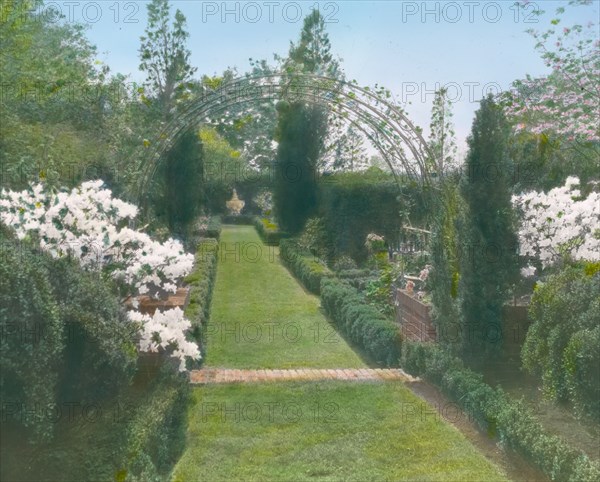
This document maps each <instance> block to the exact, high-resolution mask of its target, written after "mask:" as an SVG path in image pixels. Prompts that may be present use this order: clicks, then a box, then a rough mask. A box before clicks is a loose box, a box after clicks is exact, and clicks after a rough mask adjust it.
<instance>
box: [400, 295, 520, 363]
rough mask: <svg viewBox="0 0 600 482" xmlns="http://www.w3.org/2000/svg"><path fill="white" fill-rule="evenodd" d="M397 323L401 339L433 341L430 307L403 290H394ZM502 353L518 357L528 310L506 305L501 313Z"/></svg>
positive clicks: (433, 330) (435, 336)
mask: <svg viewBox="0 0 600 482" xmlns="http://www.w3.org/2000/svg"><path fill="white" fill-rule="evenodd" d="M395 305H396V322H397V323H398V324H399V325H400V328H401V331H402V335H403V336H404V338H405V339H407V340H411V341H436V339H437V333H436V329H435V325H434V324H433V322H432V321H431V307H430V306H429V305H425V304H423V303H421V302H420V301H419V300H417V299H415V298H413V297H412V296H410V295H408V294H407V293H406V291H405V290H396V299H395ZM502 314H503V319H504V322H503V325H502V337H503V339H502V341H503V349H504V350H505V352H506V353H507V354H509V355H512V356H516V357H518V356H519V354H520V351H521V347H522V346H523V342H524V341H525V335H526V333H527V330H528V329H529V326H530V324H531V321H530V320H529V319H528V317H527V306H514V305H505V306H504V309H503V313H502Z"/></svg>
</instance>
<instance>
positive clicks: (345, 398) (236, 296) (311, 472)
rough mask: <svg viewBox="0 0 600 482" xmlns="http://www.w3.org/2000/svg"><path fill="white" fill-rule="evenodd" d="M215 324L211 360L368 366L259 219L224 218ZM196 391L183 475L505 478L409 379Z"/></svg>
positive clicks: (177, 472)
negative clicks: (268, 240)
mask: <svg viewBox="0 0 600 482" xmlns="http://www.w3.org/2000/svg"><path fill="white" fill-rule="evenodd" d="M252 250H253V251H252ZM259 251H262V253H261V254H262V255H261V256H260V257H258V254H257V253H258V252H259ZM236 253H240V255H239V258H238V259H236ZM252 253H254V254H252ZM254 258H257V259H256V261H255V262H250V260H251V259H254ZM268 323H271V326H272V327H273V329H272V330H271V331H270V332H269V331H267V327H268V325H267V324H268ZM275 323H279V325H275ZM209 325H210V327H211V329H210V330H208V337H207V345H208V346H207V347H206V353H205V356H206V362H207V365H208V366H211V367H228V368H251V369H256V368H265V369H268V368H275V369H277V368H290V367H315V368H361V367H366V365H365V363H363V362H362V361H361V359H360V358H359V357H358V356H357V355H356V354H355V353H354V351H353V350H352V349H351V348H350V347H349V346H348V345H347V344H346V342H345V341H344V340H343V339H342V338H341V337H339V336H338V335H337V333H336V332H335V331H334V330H333V328H332V327H331V326H330V325H329V323H328V321H327V319H326V318H325V317H324V316H323V314H322V313H321V312H320V310H319V299H318V298H317V297H315V296H313V295H311V294H308V293H307V292H305V291H304V290H303V289H302V288H301V287H300V285H299V284H298V282H297V281H296V280H295V279H294V278H293V277H292V276H291V275H290V274H289V273H288V271H287V270H286V269H285V268H284V267H283V266H282V265H281V264H280V262H279V259H278V250H277V249H276V248H267V247H265V246H264V245H263V243H262V242H260V240H259V238H258V236H257V235H256V233H255V231H254V229H253V228H252V227H247V226H224V228H223V231H222V235H221V244H220V254H219V263H218V271H217V284H216V287H215V293H214V297H213V305H212V311H211V319H210V321H209ZM286 325H288V326H289V327H288V328H287V329H285V328H284V327H285V326H286ZM278 327H279V328H280V329H279V330H277V328H278ZM292 327H295V329H293V328H292ZM261 330H262V331H261ZM259 333H260V336H259ZM269 333H271V335H269ZM295 338H297V340H295V341H292V340H293V339H295ZM193 398H194V404H193V406H192V407H191V408H190V413H189V425H188V434H187V443H186V450H185V452H184V454H183V456H182V457H181V459H180V460H179V461H178V462H177V465H176V467H175V469H174V471H173V474H172V480H173V481H177V482H183V481H196V480H210V481H230V480H235V481H238V480H244V481H252V480H256V481H283V480H285V481H298V480H356V481H361V482H362V481H368V480H377V481H379V480H407V479H411V480H446V481H453V482H454V481H457V480H461V481H469V480H472V481H478V482H479V481H482V480H486V481H495V480H506V478H505V477H504V476H503V474H502V473H501V472H500V471H499V469H497V468H496V467H495V466H494V465H493V464H491V463H490V462H488V461H487V460H486V459H485V457H484V456H483V455H481V454H480V453H479V452H478V451H477V449H476V448H475V447H474V446H473V445H471V444H470V443H469V442H468V441H467V440H466V439H465V437H464V436H463V435H462V434H461V433H460V432H459V431H458V430H457V429H455V428H454V427H452V426H451V425H449V424H447V423H446V422H444V421H443V418H442V419H440V418H441V417H440V415H439V413H438V412H436V411H435V410H434V409H433V408H431V407H430V406H428V405H426V404H425V403H424V402H423V401H421V400H420V399H418V398H417V397H416V396H415V395H413V394H412V392H410V390H408V389H407V388H406V387H405V386H404V384H402V383H399V382H392V381H383V380H382V381H367V382H365V381H362V382H356V381H355V382H353V381H336V380H327V381H312V382H311V381H306V382H292V381H289V382H269V383H249V384H224V385H218V384H214V385H210V384H209V385H204V386H199V387H196V388H194V389H193Z"/></svg>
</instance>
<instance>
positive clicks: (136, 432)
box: [114, 369, 191, 481]
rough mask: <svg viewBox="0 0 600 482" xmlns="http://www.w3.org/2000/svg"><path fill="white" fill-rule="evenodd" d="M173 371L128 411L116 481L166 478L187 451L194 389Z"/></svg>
mask: <svg viewBox="0 0 600 482" xmlns="http://www.w3.org/2000/svg"><path fill="white" fill-rule="evenodd" d="M169 371H170V370H169V369H166V370H165V372H164V373H162V374H161V375H159V377H158V379H157V380H156V381H155V382H154V383H153V384H152V385H153V386H152V387H148V389H147V393H146V394H145V396H144V397H143V399H142V400H141V403H139V405H137V406H135V409H134V410H133V413H127V414H124V418H125V419H126V423H125V426H121V427H118V428H119V429H120V430H121V431H122V432H123V435H124V437H123V440H124V443H123V445H122V447H121V450H122V451H121V454H120V456H119V458H120V461H121V468H119V469H117V471H116V473H115V474H114V479H116V480H123V481H124V480H163V479H165V478H166V477H168V474H169V473H170V471H171V470H172V469H173V467H174V466H175V463H176V462H177V460H178V459H179V457H181V454H183V451H184V449H185V437H186V431H187V410H188V406H189V404H190V393H191V389H190V386H189V383H188V381H187V379H185V378H182V377H178V376H176V375H174V374H170V373H166V372H169ZM115 425H119V424H118V423H115Z"/></svg>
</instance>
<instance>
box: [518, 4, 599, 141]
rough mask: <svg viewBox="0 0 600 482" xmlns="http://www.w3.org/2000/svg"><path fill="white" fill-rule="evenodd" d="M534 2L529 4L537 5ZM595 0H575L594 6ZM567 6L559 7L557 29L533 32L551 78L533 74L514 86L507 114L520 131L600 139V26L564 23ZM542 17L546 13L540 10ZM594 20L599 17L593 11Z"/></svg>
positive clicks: (553, 21) (576, 139)
mask: <svg viewBox="0 0 600 482" xmlns="http://www.w3.org/2000/svg"><path fill="white" fill-rule="evenodd" d="M528 3H529V2H528V1H523V2H521V5H522V7H523V8H529V9H530V8H531V5H529V6H528ZM592 3H593V2H592V0H571V1H570V2H569V5H574V6H575V5H578V6H589V5H591V4H592ZM564 12H565V8H564V7H560V8H558V9H557V11H556V17H555V18H554V19H553V20H552V21H551V24H552V26H551V28H549V29H548V30H546V31H543V32H541V31H538V30H534V29H530V30H528V32H529V33H530V34H531V35H532V36H533V38H534V39H535V40H536V46H535V48H536V49H537V50H538V51H539V52H540V54H541V56H542V58H543V60H544V62H545V64H546V65H547V66H548V67H549V68H550V69H552V70H551V73H550V74H549V75H547V76H545V77H541V78H533V77H531V76H527V78H525V79H523V80H518V81H516V82H515V83H514V84H513V87H514V89H513V91H512V92H511V93H510V94H509V95H508V104H509V105H508V108H507V116H508V117H509V118H510V119H512V120H513V122H514V123H515V128H516V130H517V132H518V131H528V132H530V133H532V134H536V135H546V136H549V137H560V138H562V139H566V140H568V141H571V142H578V143H579V142H588V143H589V142H598V141H600V128H599V125H600V117H599V115H600V114H599V106H600V82H599V80H600V40H599V39H598V34H597V33H598V24H597V23H596V22H594V21H590V22H588V23H587V24H586V25H571V26H566V25H562V23H563V19H562V15H563V13H564ZM535 13H537V14H538V15H540V14H541V13H543V12H542V11H536V12H535ZM590 18H593V16H592V15H590Z"/></svg>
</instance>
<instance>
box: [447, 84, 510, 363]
mask: <svg viewBox="0 0 600 482" xmlns="http://www.w3.org/2000/svg"><path fill="white" fill-rule="evenodd" d="M509 135H510V131H509V126H508V124H507V122H506V119H505V117H504V113H503V111H502V108H501V107H500V106H498V105H497V104H496V103H495V101H494V99H493V97H492V96H491V95H490V96H488V97H487V98H486V99H483V100H482V101H481V106H480V108H479V110H478V111H477V112H476V114H475V121H474V122H473V127H472V131H471V135H470V136H469V138H468V140H467V142H468V145H469V153H468V155H467V159H466V165H465V169H466V173H465V175H464V176H463V178H462V180H461V193H462V195H463V197H464V200H465V204H466V212H465V215H464V217H463V219H462V220H461V222H460V229H459V230H458V232H459V240H460V241H459V244H460V250H461V252H460V254H461V256H460V282H459V295H460V304H461V315H462V320H461V321H462V329H463V343H464V349H465V352H466V353H467V354H470V355H474V356H478V355H482V354H484V353H487V354H490V353H497V352H498V350H499V349H500V347H501V344H502V339H503V337H504V336H505V334H503V332H502V306H503V304H504V302H505V301H506V300H507V298H508V296H509V294H510V287H511V284H512V283H513V282H514V281H515V280H516V279H517V276H518V259H517V254H516V253H517V237H516V234H515V230H514V217H513V211H512V205H511V200H510V173H511V162H510V160H509V157H508V138H509Z"/></svg>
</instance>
